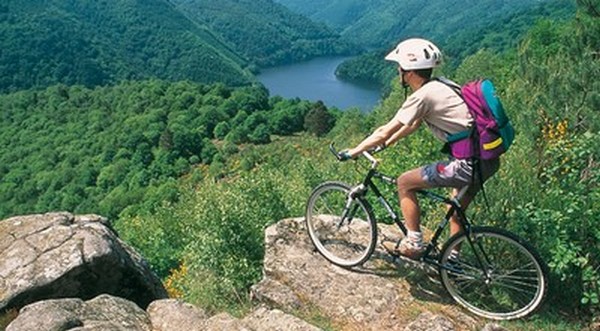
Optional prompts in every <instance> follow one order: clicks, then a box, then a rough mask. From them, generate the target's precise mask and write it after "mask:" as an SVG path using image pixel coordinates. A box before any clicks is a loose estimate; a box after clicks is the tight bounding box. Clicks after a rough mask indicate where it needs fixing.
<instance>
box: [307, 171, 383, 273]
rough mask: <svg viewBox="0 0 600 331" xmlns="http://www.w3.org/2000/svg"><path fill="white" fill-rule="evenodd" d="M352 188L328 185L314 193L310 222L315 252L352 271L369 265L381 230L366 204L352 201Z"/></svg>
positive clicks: (308, 213)
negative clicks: (369, 259)
mask: <svg viewBox="0 0 600 331" xmlns="http://www.w3.org/2000/svg"><path fill="white" fill-rule="evenodd" d="M349 190H350V188H349V187H347V185H344V184H341V183H333V182H332V183H326V184H323V185H321V186H319V187H317V188H316V189H315V191H313V194H312V195H311V197H310V199H309V202H308V205H307V211H306V222H307V228H308V232H309V235H310V238H311V240H312V242H313V244H314V245H315V248H316V249H317V251H318V252H319V253H321V255H323V256H324V257H325V258H326V259H328V260H329V261H330V262H332V263H334V264H337V265H340V266H344V267H350V266H355V265H358V264H360V263H362V262H364V261H366V260H367V259H368V258H369V256H370V255H371V254H372V252H373V250H374V249H375V245H376V236H377V232H376V231H377V227H376V226H375V223H374V220H373V218H372V216H371V214H370V208H369V207H368V206H367V205H366V202H364V201H362V200H358V199H356V200H352V201H349V200H348V192H349Z"/></svg>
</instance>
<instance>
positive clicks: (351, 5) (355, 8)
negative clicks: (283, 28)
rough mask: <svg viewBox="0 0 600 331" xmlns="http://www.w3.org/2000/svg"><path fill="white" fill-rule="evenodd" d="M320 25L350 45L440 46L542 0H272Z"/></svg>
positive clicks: (378, 46)
mask: <svg viewBox="0 0 600 331" xmlns="http://www.w3.org/2000/svg"><path fill="white" fill-rule="evenodd" d="M276 1H277V2H279V3H281V4H283V5H285V6H287V7H288V8H290V9H292V10H294V11H296V12H298V13H302V14H305V15H308V16H309V17H310V18H312V19H314V20H316V21H319V22H324V23H326V24H328V25H329V26H331V27H333V28H334V29H336V30H337V31H339V32H340V33H341V34H342V36H343V37H344V38H345V39H347V40H350V41H352V42H356V43H358V44H360V45H363V46H366V47H377V48H380V47H382V45H386V46H391V44H393V43H395V42H396V41H397V40H399V39H402V38H406V37H410V36H427V37H428V38H430V39H432V40H434V41H437V42H438V43H441V42H443V41H444V40H445V39H446V38H447V37H448V36H450V35H452V34H454V33H456V32H457V31H461V30H469V29H471V30H477V29H479V28H481V27H483V26H486V25H488V23H489V22H490V21H497V20H500V19H502V18H504V17H508V16H510V15H511V14H512V13H515V12H517V11H519V10H521V9H523V8H528V7H531V6H534V5H537V4H539V3H543V2H546V1H547V0H504V1H497V0H430V1H426V2H423V1H421V0H404V1H397V0H372V1H364V0H276Z"/></svg>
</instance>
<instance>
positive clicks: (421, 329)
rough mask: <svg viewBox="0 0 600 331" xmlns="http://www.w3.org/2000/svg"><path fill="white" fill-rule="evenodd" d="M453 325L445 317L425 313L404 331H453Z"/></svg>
mask: <svg viewBox="0 0 600 331" xmlns="http://www.w3.org/2000/svg"><path fill="white" fill-rule="evenodd" d="M454 330H455V329H454V324H453V323H452V322H451V321H450V320H449V319H447V318H446V317H443V316H439V315H434V314H432V313H429V312H426V313H422V314H420V315H419V317H417V319H416V320H414V321H412V322H411V323H410V324H408V325H407V326H406V327H405V328H404V331H454Z"/></svg>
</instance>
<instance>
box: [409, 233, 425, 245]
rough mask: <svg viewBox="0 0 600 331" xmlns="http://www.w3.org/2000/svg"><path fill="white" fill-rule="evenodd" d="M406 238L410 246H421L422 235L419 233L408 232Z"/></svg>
mask: <svg viewBox="0 0 600 331" xmlns="http://www.w3.org/2000/svg"><path fill="white" fill-rule="evenodd" d="M406 237H408V240H409V241H410V243H411V244H413V245H415V246H417V247H420V246H423V233H421V231H410V230H408V234H407V235H406Z"/></svg>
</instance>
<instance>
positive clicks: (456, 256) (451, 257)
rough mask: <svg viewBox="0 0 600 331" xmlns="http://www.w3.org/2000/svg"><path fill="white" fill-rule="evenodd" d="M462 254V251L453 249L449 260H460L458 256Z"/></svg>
mask: <svg viewBox="0 0 600 331" xmlns="http://www.w3.org/2000/svg"><path fill="white" fill-rule="evenodd" d="M459 255H460V252H459V251H457V250H456V249H453V250H452V252H450V255H448V260H454V261H456V260H458V256H459Z"/></svg>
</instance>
